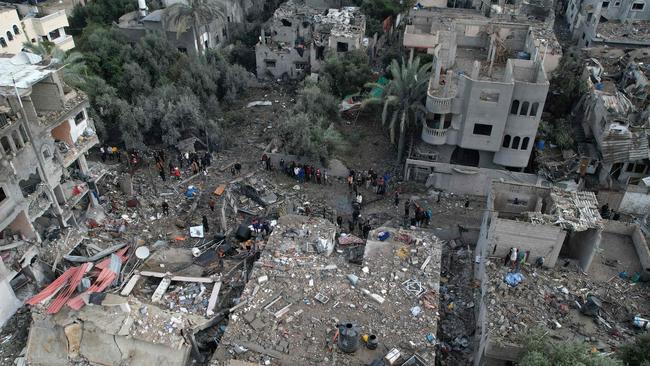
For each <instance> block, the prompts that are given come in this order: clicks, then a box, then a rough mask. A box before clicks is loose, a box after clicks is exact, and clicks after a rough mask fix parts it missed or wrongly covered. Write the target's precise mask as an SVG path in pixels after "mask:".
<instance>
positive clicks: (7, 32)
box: [0, 5, 74, 55]
mask: <svg viewBox="0 0 650 366" xmlns="http://www.w3.org/2000/svg"><path fill="white" fill-rule="evenodd" d="M68 25H69V24H68V17H67V16H66V13H65V11H64V10H56V11H53V12H51V13H46V12H43V11H39V8H36V7H29V8H25V7H21V8H15V7H13V6H9V5H0V54H9V55H15V54H17V53H19V52H20V51H21V50H22V48H23V47H22V45H23V43H24V42H28V41H29V42H32V43H37V42H42V41H51V42H53V43H54V44H55V45H56V46H57V47H59V48H60V49H62V50H63V51H67V50H70V49H72V48H74V40H73V39H72V36H71V35H69V34H66V31H65V27H67V26H68Z"/></svg>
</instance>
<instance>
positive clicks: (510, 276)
mask: <svg viewBox="0 0 650 366" xmlns="http://www.w3.org/2000/svg"><path fill="white" fill-rule="evenodd" d="M523 280H524V275H522V274H521V273H519V272H508V273H506V277H505V278H504V279H503V281H504V282H505V283H507V284H508V285H510V286H512V287H516V286H517V285H518V284H520V283H521V282H522V281H523Z"/></svg>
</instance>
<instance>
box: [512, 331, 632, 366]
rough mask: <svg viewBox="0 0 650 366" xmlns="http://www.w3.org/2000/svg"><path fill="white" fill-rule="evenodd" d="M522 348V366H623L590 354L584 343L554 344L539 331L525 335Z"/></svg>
mask: <svg viewBox="0 0 650 366" xmlns="http://www.w3.org/2000/svg"><path fill="white" fill-rule="evenodd" d="M521 346H522V347H523V349H524V353H523V355H522V358H521V360H520V361H519V364H520V365H522V366H623V364H622V363H621V362H620V361H618V360H616V359H613V358H610V357H605V356H600V355H597V354H592V353H589V352H588V348H587V346H586V345H584V344H583V343H578V342H557V343H556V342H552V341H551V340H550V339H549V337H548V334H547V333H544V332H542V331H541V330H539V329H536V330H533V331H532V332H530V333H527V334H526V335H524V336H523V339H522V343H521Z"/></svg>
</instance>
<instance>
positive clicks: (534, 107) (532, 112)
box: [530, 102, 539, 116]
mask: <svg viewBox="0 0 650 366" xmlns="http://www.w3.org/2000/svg"><path fill="white" fill-rule="evenodd" d="M538 109H539V103H538V102H535V103H533V104H532V105H531V106H530V115H531V116H536V115H537V110H538Z"/></svg>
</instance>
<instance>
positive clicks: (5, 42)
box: [0, 5, 27, 55]
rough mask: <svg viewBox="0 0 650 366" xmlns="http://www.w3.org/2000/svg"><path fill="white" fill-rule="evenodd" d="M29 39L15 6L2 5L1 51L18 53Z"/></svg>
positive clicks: (0, 22)
mask: <svg viewBox="0 0 650 366" xmlns="http://www.w3.org/2000/svg"><path fill="white" fill-rule="evenodd" d="M25 41H27V37H25V32H24V30H23V25H22V23H21V21H20V18H19V17H18V12H17V11H16V9H15V8H14V7H11V6H5V5H0V53H6V54H12V55H14V54H16V53H18V52H20V50H21V49H22V48H23V42H25Z"/></svg>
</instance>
